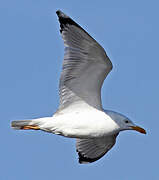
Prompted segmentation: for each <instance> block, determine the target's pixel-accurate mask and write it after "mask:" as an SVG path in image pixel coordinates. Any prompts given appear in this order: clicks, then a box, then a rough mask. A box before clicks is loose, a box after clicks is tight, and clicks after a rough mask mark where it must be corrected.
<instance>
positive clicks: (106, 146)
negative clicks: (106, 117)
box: [76, 134, 118, 164]
mask: <svg viewBox="0 0 159 180" xmlns="http://www.w3.org/2000/svg"><path fill="white" fill-rule="evenodd" d="M117 135H118V134H115V135H112V136H108V137H102V138H96V139H76V151H77V152H78V156H79V163H81V164H87V163H92V162H94V161H97V160H98V159H100V158H101V157H103V156H104V155H105V154H106V153H107V152H108V151H109V150H110V149H111V148H112V147H113V145H114V144H115V142H116V137H117Z"/></svg>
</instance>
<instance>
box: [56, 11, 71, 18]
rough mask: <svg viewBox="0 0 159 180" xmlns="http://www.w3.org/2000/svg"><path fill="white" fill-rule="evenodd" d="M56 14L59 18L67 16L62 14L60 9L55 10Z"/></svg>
mask: <svg viewBox="0 0 159 180" xmlns="http://www.w3.org/2000/svg"><path fill="white" fill-rule="evenodd" d="M56 14H57V16H58V17H59V18H68V16H67V15H66V14H64V13H63V12H62V11H61V10H57V11H56Z"/></svg>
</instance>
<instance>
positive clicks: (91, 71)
mask: <svg viewBox="0 0 159 180" xmlns="http://www.w3.org/2000/svg"><path fill="white" fill-rule="evenodd" d="M56 13H57V15H58V17H59V22H60V27H61V29H60V32H61V34H62V38H63V40H64V45H65V47H66V48H65V55H64V61H63V68H62V73H61V77H60V84H59V93H60V107H59V109H61V108H64V107H66V106H68V105H70V104H72V103H74V102H77V101H84V102H86V103H87V104H89V105H91V106H93V107H95V108H97V109H102V104H101V86H102V84H103V81H104V79H105V78H106V76H107V74H108V73H109V72H110V71H111V69H112V63H111V61H110V60H109V58H108V56H107V55H106V53H105V51H104V49H103V48H102V47H101V46H100V45H99V44H98V43H97V42H96V41H95V40H94V39H93V38H92V37H91V36H90V35H89V34H88V33H87V32H86V31H85V30H84V29H82V28H81V27H80V26H79V25H78V24H77V23H76V22H74V21H73V20H72V19H71V18H70V17H68V16H67V15H65V14H64V13H63V12H61V11H57V12H56Z"/></svg>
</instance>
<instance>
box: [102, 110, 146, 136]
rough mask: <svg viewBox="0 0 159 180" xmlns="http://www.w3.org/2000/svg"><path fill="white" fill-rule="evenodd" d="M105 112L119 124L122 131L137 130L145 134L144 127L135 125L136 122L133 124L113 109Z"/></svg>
mask: <svg viewBox="0 0 159 180" xmlns="http://www.w3.org/2000/svg"><path fill="white" fill-rule="evenodd" d="M105 112H106V114H107V115H109V116H110V117H111V118H112V119H113V120H114V121H115V123H116V124H117V125H118V126H119V130H120V131H123V130H135V131H138V132H140V133H143V134H146V131H145V129H143V128H141V127H140V126H137V125H136V124H134V123H133V122H132V121H131V120H130V119H129V118H127V117H126V116H124V115H122V114H120V113H117V112H114V111H108V110H105Z"/></svg>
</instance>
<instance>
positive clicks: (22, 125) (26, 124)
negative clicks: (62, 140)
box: [11, 120, 40, 130]
mask: <svg viewBox="0 0 159 180" xmlns="http://www.w3.org/2000/svg"><path fill="white" fill-rule="evenodd" d="M11 127H12V128H13V129H19V130H20V129H21V130H27V129H34V130H39V129H40V128H39V126H38V125H37V123H35V122H34V121H33V120H22V121H12V122H11Z"/></svg>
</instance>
